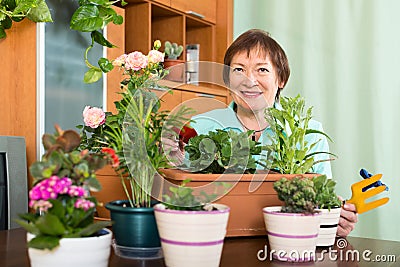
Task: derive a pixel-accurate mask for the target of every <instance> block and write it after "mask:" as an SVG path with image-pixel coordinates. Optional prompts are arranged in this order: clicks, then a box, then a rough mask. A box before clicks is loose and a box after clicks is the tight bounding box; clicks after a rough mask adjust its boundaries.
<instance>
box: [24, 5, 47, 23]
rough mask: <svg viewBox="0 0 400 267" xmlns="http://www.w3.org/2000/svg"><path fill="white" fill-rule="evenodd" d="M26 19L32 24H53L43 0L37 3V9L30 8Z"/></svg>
mask: <svg viewBox="0 0 400 267" xmlns="http://www.w3.org/2000/svg"><path fill="white" fill-rule="evenodd" d="M27 17H28V19H30V20H32V21H33V22H53V19H52V17H51V14H50V10H49V7H48V6H47V4H46V2H45V1H44V0H41V1H39V3H38V5H37V7H34V8H32V9H31V11H30V12H29V13H28V16H27Z"/></svg>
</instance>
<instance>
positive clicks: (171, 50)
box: [164, 41, 183, 59]
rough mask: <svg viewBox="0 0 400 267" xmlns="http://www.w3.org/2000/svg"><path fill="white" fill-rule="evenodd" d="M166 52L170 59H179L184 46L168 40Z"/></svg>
mask: <svg viewBox="0 0 400 267" xmlns="http://www.w3.org/2000/svg"><path fill="white" fill-rule="evenodd" d="M164 52H165V54H166V55H167V57H168V59H177V58H178V57H179V56H180V55H181V54H182V52H183V46H182V45H178V44H177V43H171V42H169V41H166V42H165V50H164Z"/></svg>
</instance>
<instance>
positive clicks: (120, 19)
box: [113, 15, 124, 25]
mask: <svg viewBox="0 0 400 267" xmlns="http://www.w3.org/2000/svg"><path fill="white" fill-rule="evenodd" d="M113 22H114V24H116V25H121V24H122V23H123V22H124V18H123V17H122V16H121V15H115V16H114V17H113Z"/></svg>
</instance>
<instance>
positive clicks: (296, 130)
mask: <svg viewBox="0 0 400 267" xmlns="http://www.w3.org/2000/svg"><path fill="white" fill-rule="evenodd" d="M280 103H281V105H282V109H280V108H277V107H271V108H268V110H267V111H266V115H265V117H266V120H267V121H268V123H269V125H270V127H271V129H272V131H273V133H274V134H273V135H270V138H271V141H272V142H271V144H270V145H267V146H266V148H267V155H268V156H267V162H266V165H267V166H270V169H272V170H275V171H278V172H280V173H284V174H295V173H307V172H310V171H311V170H312V167H313V166H314V165H315V164H317V163H319V162H323V161H328V160H331V159H326V160H315V156H316V155H317V154H329V155H332V156H334V157H336V155H334V154H332V153H330V152H328V151H317V152H311V151H312V149H313V147H315V146H316V145H317V143H318V142H319V141H320V140H317V141H316V142H314V143H309V142H307V141H306V139H305V137H306V135H309V134H321V135H324V136H326V138H327V139H328V140H330V141H331V139H330V137H329V136H328V135H327V134H326V133H324V132H322V131H318V130H315V129H310V128H309V127H308V124H309V122H310V120H311V118H312V107H310V108H308V109H307V110H305V101H304V99H303V98H301V97H300V96H299V95H297V96H296V97H294V98H291V97H281V100H280Z"/></svg>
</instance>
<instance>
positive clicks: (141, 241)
mask: <svg viewBox="0 0 400 267" xmlns="http://www.w3.org/2000/svg"><path fill="white" fill-rule="evenodd" d="M124 204H125V206H127V207H124ZM106 208H107V209H108V210H110V214H111V220H112V221H113V224H112V231H113V233H114V238H115V241H116V244H117V245H119V246H124V247H136V248H156V247H161V243H160V236H159V235H158V230H157V224H156V219H155V217H154V210H153V208H152V207H151V208H131V207H129V202H128V201H127V200H116V201H112V202H109V203H107V204H106Z"/></svg>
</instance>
